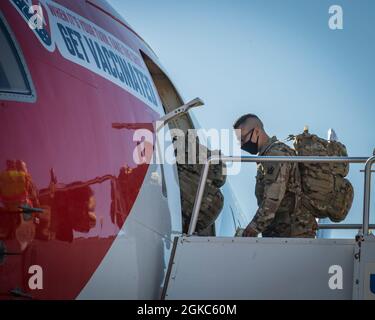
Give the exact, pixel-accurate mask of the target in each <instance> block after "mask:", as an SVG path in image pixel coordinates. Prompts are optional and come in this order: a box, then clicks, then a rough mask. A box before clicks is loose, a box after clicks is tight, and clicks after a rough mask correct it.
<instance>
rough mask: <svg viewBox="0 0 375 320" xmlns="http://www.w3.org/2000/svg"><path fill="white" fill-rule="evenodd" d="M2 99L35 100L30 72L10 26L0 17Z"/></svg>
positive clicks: (0, 84) (0, 93)
mask: <svg viewBox="0 0 375 320" xmlns="http://www.w3.org/2000/svg"><path fill="white" fill-rule="evenodd" d="M0 47H1V50H0V99H4V100H16V101H30V100H34V99H35V96H34V94H33V91H34V90H33V88H32V85H31V81H30V77H29V76H28V70H27V69H26V65H25V63H24V60H23V58H22V56H21V53H20V50H19V48H18V46H17V44H16V42H15V41H14V37H13V36H12V35H11V33H10V31H9V28H8V26H7V25H6V23H5V21H4V20H3V19H2V17H1V16H0Z"/></svg>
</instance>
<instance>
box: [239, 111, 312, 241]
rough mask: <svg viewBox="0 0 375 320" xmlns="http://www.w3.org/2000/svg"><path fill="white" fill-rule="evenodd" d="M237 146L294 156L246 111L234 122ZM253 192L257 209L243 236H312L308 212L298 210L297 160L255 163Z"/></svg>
mask: <svg viewBox="0 0 375 320" xmlns="http://www.w3.org/2000/svg"><path fill="white" fill-rule="evenodd" d="M234 128H235V129H240V132H241V133H240V134H239V131H238V139H239V140H240V141H241V148H242V149H243V150H244V151H247V152H249V153H251V154H259V155H260V156H295V155H296V154H295V152H294V150H293V149H292V148H290V147H289V146H287V145H286V144H284V143H282V142H280V141H278V140H277V138H276V137H272V138H270V137H269V136H268V135H267V134H266V132H265V131H264V128H263V123H262V122H261V121H260V119H259V118H258V117H257V116H255V115H253V114H247V115H244V116H242V117H241V118H239V119H238V120H237V121H236V123H235V124H234ZM256 179H257V181H256V187H255V195H256V198H257V201H258V210H257V212H256V214H255V216H254V218H253V219H252V221H251V222H250V224H249V225H248V226H247V228H246V229H245V231H244V233H243V236H245V237H256V236H258V234H260V233H261V234H262V236H263V237H315V234H316V229H317V223H316V220H315V218H314V217H313V216H312V215H311V214H310V213H304V212H302V211H301V206H300V195H301V179H300V174H299V170H298V164H297V163H280V162H267V163H266V162H265V163H258V168H257V177H256Z"/></svg>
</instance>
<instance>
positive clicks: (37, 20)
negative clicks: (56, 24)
mask: <svg viewBox="0 0 375 320" xmlns="http://www.w3.org/2000/svg"><path fill="white" fill-rule="evenodd" d="M10 2H11V4H13V6H14V7H15V8H16V9H17V11H18V12H19V13H20V15H21V16H22V18H23V19H24V20H25V21H26V22H27V24H28V25H29V27H30V29H31V30H32V31H33V32H34V34H35V36H36V37H37V38H38V40H39V41H40V43H41V44H42V45H43V46H44V47H45V48H46V49H47V50H48V51H50V52H53V51H54V50H55V44H54V42H53V41H52V36H51V31H50V29H49V24H48V15H47V14H46V9H45V6H44V5H43V3H42V2H39V3H38V4H35V3H33V2H32V0H10Z"/></svg>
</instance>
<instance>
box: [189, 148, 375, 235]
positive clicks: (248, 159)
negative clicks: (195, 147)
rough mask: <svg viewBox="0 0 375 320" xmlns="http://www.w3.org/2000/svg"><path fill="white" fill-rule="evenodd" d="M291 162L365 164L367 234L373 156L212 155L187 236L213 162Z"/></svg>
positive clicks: (366, 229) (365, 231)
mask: <svg viewBox="0 0 375 320" xmlns="http://www.w3.org/2000/svg"><path fill="white" fill-rule="evenodd" d="M219 161H221V162H225V163H227V162H262V163H264V162H293V163H366V167H365V187H364V188H365V192H364V206H363V224H362V226H361V227H362V230H363V234H364V235H367V234H369V228H370V226H369V222H370V191H371V168H372V165H373V163H374V162H375V156H374V157H371V158H365V157H299V156H295V157H279V156H278V157H275V156H272V157H270V156H238V157H234V156H218V155H214V156H211V157H209V158H208V159H207V161H206V163H205V164H204V167H203V170H202V172H201V177H200V181H199V185H198V189H197V194H196V197H195V203H194V207H193V212H192V215H191V220H190V225H189V230H188V236H191V235H193V234H194V232H195V229H196V226H197V222H198V216H199V211H200V208H201V205H202V199H203V193H204V189H205V186H206V182H207V177H208V170H209V167H210V165H211V164H212V163H213V162H219ZM338 226H342V225H337V226H336V227H335V228H333V229H342V228H343V227H338Z"/></svg>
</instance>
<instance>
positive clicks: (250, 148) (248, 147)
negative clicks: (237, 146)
mask: <svg viewBox="0 0 375 320" xmlns="http://www.w3.org/2000/svg"><path fill="white" fill-rule="evenodd" d="M253 134H254V131H253V132H252V133H251V136H250V139H249V141H247V142H245V143H244V144H243V145H242V146H241V149H242V150H243V151H246V152H249V153H251V154H254V155H255V154H258V152H259V148H258V142H259V136H258V139H257V142H252V141H251V139H252V138H253Z"/></svg>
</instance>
